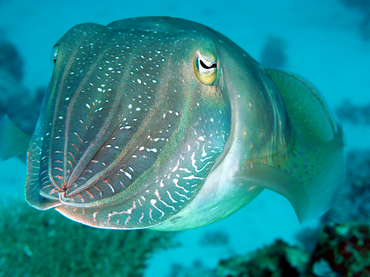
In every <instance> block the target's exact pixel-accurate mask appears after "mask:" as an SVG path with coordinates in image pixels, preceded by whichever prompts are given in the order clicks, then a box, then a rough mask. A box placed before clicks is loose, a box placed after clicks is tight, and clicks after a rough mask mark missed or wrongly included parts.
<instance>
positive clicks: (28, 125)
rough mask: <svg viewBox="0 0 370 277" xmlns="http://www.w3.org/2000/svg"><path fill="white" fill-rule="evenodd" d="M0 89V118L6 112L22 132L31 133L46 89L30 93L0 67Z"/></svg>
mask: <svg viewBox="0 0 370 277" xmlns="http://www.w3.org/2000/svg"><path fill="white" fill-rule="evenodd" d="M0 91H1V93H0V119H1V118H2V117H3V116H4V115H6V114H7V115H8V116H9V118H10V119H11V120H12V121H13V122H14V124H16V125H17V126H18V127H19V128H20V129H21V130H22V131H23V132H25V133H26V134H28V135H31V134H32V133H33V130H34V129H35V125H36V122H37V119H38V117H39V114H40V109H41V102H42V98H43V96H44V94H45V91H46V89H38V90H37V91H36V92H35V93H34V94H31V92H30V91H29V90H28V89H26V88H24V87H23V86H22V84H21V83H20V82H19V81H18V80H17V79H16V77H14V75H12V74H11V73H10V72H8V71H5V70H3V69H0Z"/></svg>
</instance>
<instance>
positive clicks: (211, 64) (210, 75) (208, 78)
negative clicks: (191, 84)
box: [194, 50, 218, 86]
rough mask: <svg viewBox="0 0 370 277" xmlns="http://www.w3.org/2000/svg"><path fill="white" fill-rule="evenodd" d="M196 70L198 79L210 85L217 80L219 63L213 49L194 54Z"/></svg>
mask: <svg viewBox="0 0 370 277" xmlns="http://www.w3.org/2000/svg"><path fill="white" fill-rule="evenodd" d="M194 71H195V75H196V76H197V78H198V80H199V81H200V82H202V83H204V84H206V85H208V86H212V85H214V84H215V83H216V81H217V76H218V63H217V58H216V55H215V54H214V53H213V52H211V51H209V52H208V51H205V52H202V53H201V52H200V51H199V50H198V51H197V52H196V53H195V56H194Z"/></svg>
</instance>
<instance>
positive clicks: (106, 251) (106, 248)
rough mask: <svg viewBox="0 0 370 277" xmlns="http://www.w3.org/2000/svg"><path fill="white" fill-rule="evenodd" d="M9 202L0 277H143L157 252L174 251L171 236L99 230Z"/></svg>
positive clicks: (0, 244)
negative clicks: (149, 260) (149, 262)
mask: <svg viewBox="0 0 370 277" xmlns="http://www.w3.org/2000/svg"><path fill="white" fill-rule="evenodd" d="M7 202H9V204H4V203H2V204H1V205H0V237H1V240H0V276H39V277H44V276H45V277H46V276H54V277H58V276H63V277H65V276H71V277H73V276H94V277H95V276H120V277H140V276H143V271H144V269H145V267H146V263H147V260H148V258H149V257H150V255H151V254H152V253H153V252H155V251H158V250H160V249H166V248H168V247H171V246H174V243H173V234H172V233H167V232H156V231H149V230H133V231H126V232H117V231H115V230H102V229H95V228H91V227H86V226H84V225H81V224H78V223H75V222H73V221H70V220H68V219H66V218H64V217H63V216H62V215H60V214H58V213H55V212H52V211H46V212H45V213H40V212H39V211H37V210H35V209H33V208H31V207H29V206H28V205H27V204H26V203H25V202H24V201H22V200H15V199H11V201H7Z"/></svg>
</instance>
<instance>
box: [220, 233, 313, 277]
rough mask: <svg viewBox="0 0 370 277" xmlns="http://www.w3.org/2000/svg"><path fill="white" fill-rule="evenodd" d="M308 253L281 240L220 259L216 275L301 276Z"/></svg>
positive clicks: (247, 276)
mask: <svg viewBox="0 0 370 277" xmlns="http://www.w3.org/2000/svg"><path fill="white" fill-rule="evenodd" d="M309 257H310V255H309V253H308V252H306V251H304V250H302V249H300V248H298V247H293V246H290V245H288V244H287V243H285V242H283V241H282V240H276V241H275V243H274V244H272V245H270V246H267V247H265V248H263V249H259V250H257V251H256V252H253V253H250V254H247V255H245V256H236V257H233V258H230V259H228V260H222V261H220V263H219V265H218V268H217V275H216V276H218V277H249V276H250V277H252V276H253V277H265V276H270V277H281V276H290V277H295V276H297V277H298V276H301V274H303V272H304V270H305V266H306V264H307V262H308V261H309Z"/></svg>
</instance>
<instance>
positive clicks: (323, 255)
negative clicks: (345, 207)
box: [307, 223, 370, 277]
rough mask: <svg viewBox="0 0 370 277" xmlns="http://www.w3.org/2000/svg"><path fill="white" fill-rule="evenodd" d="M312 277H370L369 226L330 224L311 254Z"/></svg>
mask: <svg viewBox="0 0 370 277" xmlns="http://www.w3.org/2000/svg"><path fill="white" fill-rule="evenodd" d="M308 271H309V272H307V274H308V275H309V276H320V277H321V276H322V277H328V276H349V277H352V276H353V277H354V276H356V277H362V276H370V226H369V225H367V224H360V223H344V224H334V223H329V224H327V225H326V226H325V227H324V228H323V231H322V232H321V235H320V237H319V242H318V245H317V247H316V249H315V252H314V253H313V254H312V257H311V261H310V263H309V267H308Z"/></svg>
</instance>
